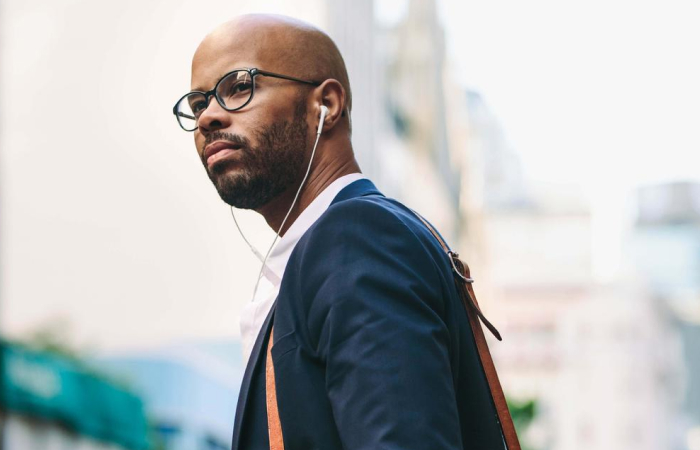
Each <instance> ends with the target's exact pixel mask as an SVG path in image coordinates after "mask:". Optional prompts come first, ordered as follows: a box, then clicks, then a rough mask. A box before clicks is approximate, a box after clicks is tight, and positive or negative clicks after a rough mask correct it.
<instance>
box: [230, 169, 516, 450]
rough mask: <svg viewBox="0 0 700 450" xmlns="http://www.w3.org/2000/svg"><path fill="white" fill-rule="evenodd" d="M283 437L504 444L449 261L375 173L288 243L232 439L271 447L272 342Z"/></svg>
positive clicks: (399, 444)
mask: <svg viewBox="0 0 700 450" xmlns="http://www.w3.org/2000/svg"><path fill="white" fill-rule="evenodd" d="M273 322H274V328H275V333H274V343H273V346H272V358H273V362H274V367H275V383H276V388H277V401H278V408H279V415H280V421H281V423H282V434H283V436H284V443H285V448H286V450H336V449H337V450H341V449H345V450H380V449H382V450H383V449H386V450H389V449H397V450H398V449H401V450H411V449H424V450H442V449H445V450H447V449H450V450H456V449H475V450H482V449H484V450H493V449H500V448H504V444H503V439H502V436H501V431H500V427H499V424H498V419H497V416H496V411H495V408H494V406H493V402H492V400H491V397H490V394H489V390H488V385H487V384H486V378H485V376H484V374H483V371H482V368H481V364H480V361H479V358H478V355H477V350H476V346H475V344H474V341H473V338H472V332H471V329H470V325H469V321H468V319H467V315H466V312H465V310H464V307H463V306H462V304H461V302H460V299H459V297H458V293H457V290H456V288H455V286H454V281H453V278H452V272H451V266H450V263H449V261H448V258H447V256H446V255H445V253H444V252H443V250H442V249H441V247H440V245H439V244H438V242H437V241H436V240H435V238H434V237H433V236H432V235H431V234H430V232H429V231H428V230H427V229H426V228H425V226H424V225H423V224H422V223H421V222H420V221H419V220H418V219H417V218H416V217H415V215H414V214H413V213H412V212H411V211H410V210H409V209H408V208H406V207H405V206H403V205H402V204H400V203H399V202H397V201H395V200H392V199H388V198H386V197H384V196H383V195H382V194H381V193H380V192H379V191H378V190H377V189H376V188H375V187H374V185H373V184H372V183H371V182H370V181H369V180H359V181H356V182H354V183H352V184H350V185H349V186H347V187H346V188H345V189H343V190H342V191H341V192H340V193H339V194H338V195H337V197H336V198H335V199H334V201H333V203H332V204H331V206H330V207H329V208H328V209H327V210H326V212H325V213H324V214H323V215H322V216H321V217H320V218H319V219H318V220H317V221H316V223H314V224H313V225H312V226H311V227H310V228H309V230H308V231H307V232H306V233H305V234H304V235H303V236H302V238H301V239H300V240H299V242H298V243H297V245H296V247H295V249H294V251H293V252H292V254H291V256H290V259H289V262H288V263H287V268H286V270H285V273H284V277H283V279H282V284H281V286H280V292H279V295H278V297H277V300H276V303H275V306H273V308H272V310H271V311H270V314H269V315H268V317H267V320H266V321H265V323H264V324H263V327H262V329H261V331H260V334H259V335H258V338H257V341H256V342H255V345H254V347H253V352H252V354H251V358H250V360H249V362H248V366H247V368H246V371H245V375H244V378H243V383H242V385H241V391H240V394H239V398H238V407H237V410H236V419H235V424H234V431H233V444H232V448H233V450H263V449H264V450H268V449H269V441H268V431H267V411H266V403H265V400H266V397H265V359H266V358H265V356H266V354H265V350H266V346H267V340H268V338H269V336H270V330H271V327H272V324H273Z"/></svg>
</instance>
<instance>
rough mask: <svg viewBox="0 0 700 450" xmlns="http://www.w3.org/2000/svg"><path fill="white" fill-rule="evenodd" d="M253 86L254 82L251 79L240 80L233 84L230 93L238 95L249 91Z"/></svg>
mask: <svg viewBox="0 0 700 450" xmlns="http://www.w3.org/2000/svg"><path fill="white" fill-rule="evenodd" d="M252 88H253V83H251V82H250V81H239V82H238V83H234V84H232V85H231V88H230V89H229V92H228V95H230V96H232V95H236V94H241V93H247V92H249V91H250V90H251V89H252Z"/></svg>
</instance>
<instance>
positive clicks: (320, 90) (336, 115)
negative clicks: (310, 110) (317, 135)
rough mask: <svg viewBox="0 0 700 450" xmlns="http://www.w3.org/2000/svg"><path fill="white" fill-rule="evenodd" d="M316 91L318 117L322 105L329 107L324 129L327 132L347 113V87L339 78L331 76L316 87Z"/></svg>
mask: <svg viewBox="0 0 700 450" xmlns="http://www.w3.org/2000/svg"><path fill="white" fill-rule="evenodd" d="M316 92H317V95H316V96H315V97H316V113H317V116H316V117H317V118H318V117H320V114H321V105H324V106H325V107H326V108H328V114H326V118H325V120H324V124H323V131H324V132H326V133H327V132H328V131H329V130H331V129H333V128H334V127H335V126H336V125H337V124H338V122H340V118H341V117H345V115H346V112H345V108H346V103H345V89H343V85H342V84H340V82H339V81H338V80H335V79H333V78H329V79H327V80H325V81H324V82H323V83H321V85H320V86H319V87H317V88H316ZM317 120H318V119H317Z"/></svg>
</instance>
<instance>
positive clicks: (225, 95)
mask: <svg viewBox="0 0 700 450" xmlns="http://www.w3.org/2000/svg"><path fill="white" fill-rule="evenodd" d="M252 95H253V79H252V77H251V76H250V72H248V71H246V70H237V71H235V72H231V73H230V74H228V75H226V76H225V77H224V78H222V79H221V80H220V81H219V82H218V83H217V85H216V97H217V100H218V101H219V104H221V106H222V107H224V108H225V109H227V110H229V111H232V110H235V109H238V108H241V107H243V106H244V105H245V104H246V103H248V101H249V100H250V97H251V96H252ZM207 106H208V103H207V99H206V97H205V95H204V94H201V93H198V92H194V93H191V94H188V95H186V96H185V97H183V98H182V99H181V100H180V102H179V103H178V105H177V120H178V121H179V122H180V125H181V126H182V127H183V128H184V129H186V130H188V131H192V130H194V129H196V128H197V126H198V125H197V121H198V119H199V116H200V115H201V114H202V113H203V112H204V110H205V109H207Z"/></svg>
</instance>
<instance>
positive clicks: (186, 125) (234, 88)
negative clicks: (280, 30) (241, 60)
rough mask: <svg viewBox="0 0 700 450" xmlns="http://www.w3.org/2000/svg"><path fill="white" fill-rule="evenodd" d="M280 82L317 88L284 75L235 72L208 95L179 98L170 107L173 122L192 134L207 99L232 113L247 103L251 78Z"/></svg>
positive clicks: (194, 93)
mask: <svg viewBox="0 0 700 450" xmlns="http://www.w3.org/2000/svg"><path fill="white" fill-rule="evenodd" d="M256 75H262V76H265V77H272V78H281V79H283V80H290V81H296V82H297V83H304V84H309V85H311V86H320V85H321V83H319V82H318V81H307V80H301V79H299V78H294V77H290V76H288V75H280V74H278V73H273V72H266V71H264V70H259V69H256V68H252V69H236V70H233V71H231V72H229V73H227V74H226V75H224V76H223V77H221V79H220V80H219V81H218V82H217V83H216V86H214V89H212V90H211V91H208V92H201V91H192V92H188V93H187V94H185V95H183V96H182V97H181V98H180V100H178V101H177V103H175V106H173V114H175V117H176V118H177V123H179V124H180V126H181V127H182V129H183V130H185V131H194V130H196V129H197V128H198V127H199V124H198V122H199V116H201V115H202V113H203V112H204V110H205V109H207V106H209V100H210V99H211V97H214V98H216V101H217V102H219V105H221V107H222V108H224V109H225V110H226V111H236V110H239V109H241V108H243V107H244V106H245V105H247V104H248V103H250V101H251V100H252V99H253V94H254V93H255V76H256Z"/></svg>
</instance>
